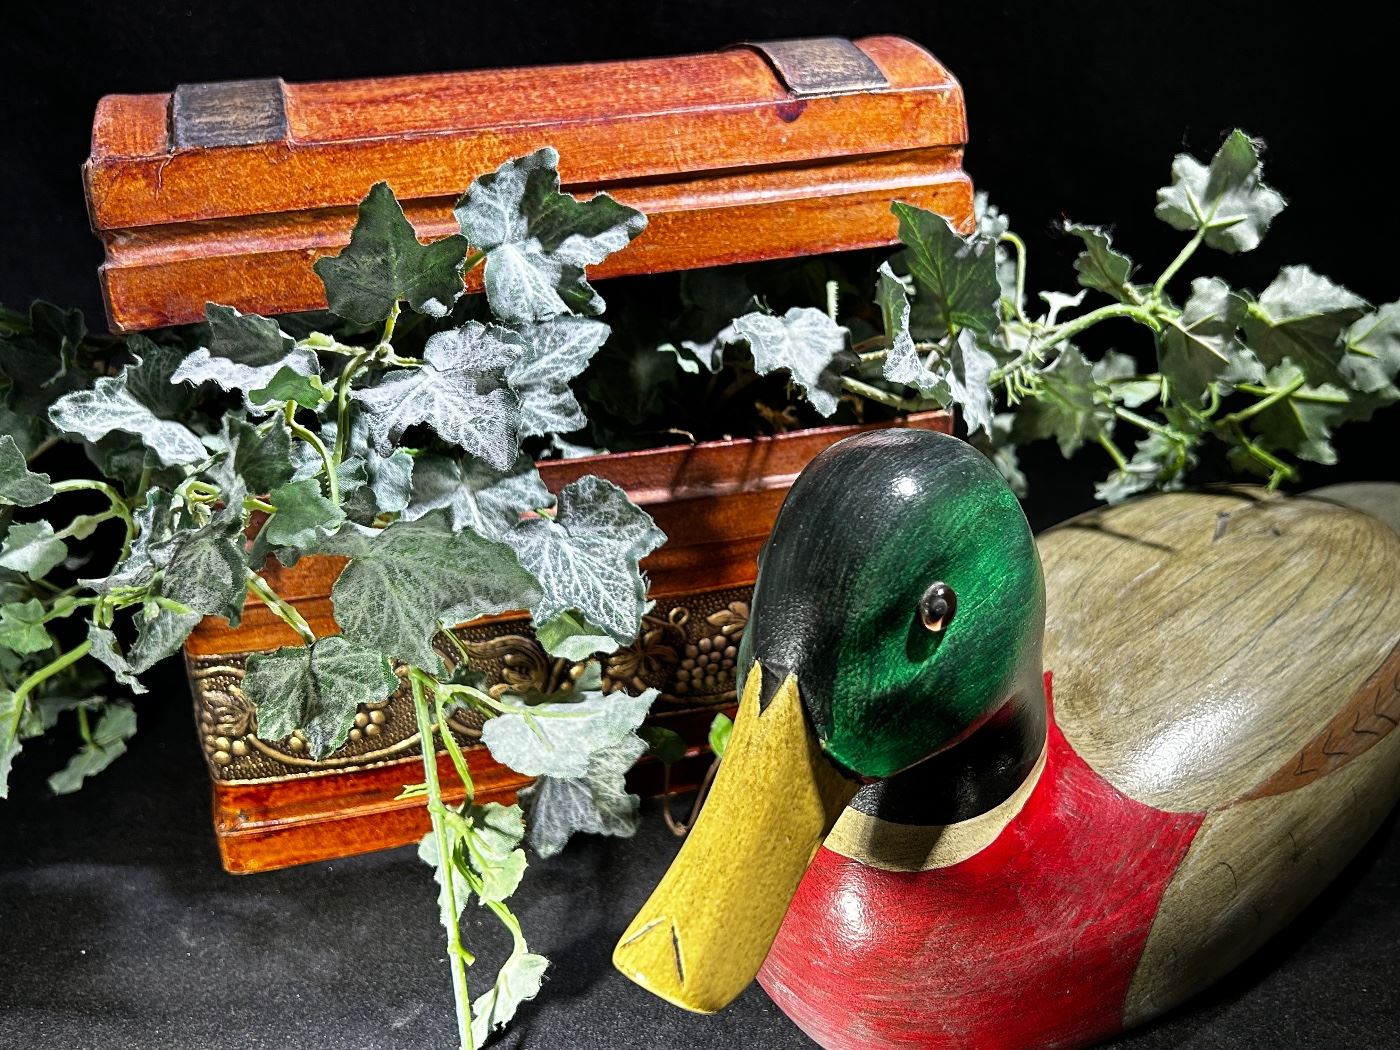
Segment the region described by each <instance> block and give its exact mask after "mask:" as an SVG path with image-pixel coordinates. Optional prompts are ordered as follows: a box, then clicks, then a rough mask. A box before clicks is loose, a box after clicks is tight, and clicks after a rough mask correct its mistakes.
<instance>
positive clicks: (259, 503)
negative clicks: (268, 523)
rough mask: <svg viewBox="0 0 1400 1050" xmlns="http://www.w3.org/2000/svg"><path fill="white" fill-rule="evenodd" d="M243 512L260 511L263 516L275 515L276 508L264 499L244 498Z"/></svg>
mask: <svg viewBox="0 0 1400 1050" xmlns="http://www.w3.org/2000/svg"><path fill="white" fill-rule="evenodd" d="M243 509H244V510H260V511H262V512H263V513H264V514H276V513H277V508H276V507H274V506H273V505H272V504H271V503H269V502H267V500H265V499H258V497H256V496H245V497H244V498H243Z"/></svg>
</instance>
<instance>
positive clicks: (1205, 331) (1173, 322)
mask: <svg viewBox="0 0 1400 1050" xmlns="http://www.w3.org/2000/svg"><path fill="white" fill-rule="evenodd" d="M1248 310H1249V304H1248V303H1246V302H1245V300H1244V299H1242V298H1241V297H1240V296H1238V295H1236V294H1235V293H1234V292H1232V291H1231V290H1230V286H1229V285H1227V284H1226V283H1225V282H1224V281H1222V280H1220V279H1219V278H1218V277H1198V278H1196V279H1195V280H1194V281H1192V282H1191V297H1190V298H1189V299H1187V300H1186V305H1185V307H1183V308H1182V311H1181V316H1180V317H1171V316H1170V315H1168V316H1167V317H1166V318H1165V321H1166V327H1165V328H1164V329H1163V331H1162V333H1161V335H1160V336H1159V337H1158V340H1157V360H1158V367H1159V368H1160V369H1161V371H1162V374H1163V375H1166V376H1168V377H1170V379H1171V384H1172V390H1173V391H1174V392H1175V393H1176V394H1177V395H1179V396H1180V397H1182V398H1183V399H1185V400H1188V401H1195V402H1199V401H1200V400H1201V399H1203V398H1204V397H1205V395H1206V392H1207V391H1208V390H1209V389H1210V387H1211V384H1213V383H1216V382H1224V383H1226V384H1228V385H1230V386H1234V385H1235V384H1238V383H1257V382H1259V381H1260V380H1261V379H1263V378H1264V366H1263V365H1261V364H1260V363H1259V359H1258V358H1256V357H1255V356H1254V354H1253V353H1252V352H1251V351H1250V350H1248V349H1247V348H1246V347H1245V346H1244V344H1243V343H1241V342H1240V340H1239V329H1240V325H1241V324H1243V323H1244V318H1245V314H1246V313H1247V312H1248Z"/></svg>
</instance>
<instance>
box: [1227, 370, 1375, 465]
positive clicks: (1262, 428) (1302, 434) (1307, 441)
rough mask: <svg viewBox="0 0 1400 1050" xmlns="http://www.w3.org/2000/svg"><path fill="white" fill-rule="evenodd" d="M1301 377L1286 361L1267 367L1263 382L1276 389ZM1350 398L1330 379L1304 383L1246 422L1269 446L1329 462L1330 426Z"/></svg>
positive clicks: (1334, 455)
mask: <svg viewBox="0 0 1400 1050" xmlns="http://www.w3.org/2000/svg"><path fill="white" fill-rule="evenodd" d="M1303 377H1304V371H1303V370H1302V369H1301V368H1299V367H1298V366H1297V365H1295V364H1293V363H1292V362H1287V363H1285V364H1282V365H1278V366H1276V367H1274V368H1271V369H1270V370H1269V374H1268V375H1267V376H1266V377H1265V380H1264V382H1265V384H1266V385H1267V386H1268V387H1269V388H1270V389H1272V390H1280V389H1284V388H1287V387H1290V386H1292V385H1293V384H1294V383H1296V382H1297V381H1298V380H1299V379H1302V378H1303ZM1350 401H1351V399H1350V397H1349V396H1348V393H1347V391H1345V390H1343V389H1342V388H1341V387H1339V386H1336V385H1334V384H1332V383H1322V384H1317V385H1312V384H1304V385H1303V386H1301V387H1299V388H1298V389H1297V390H1296V391H1294V394H1293V395H1290V396H1289V397H1286V398H1284V399H1282V400H1281V401H1278V402H1276V403H1274V404H1273V405H1271V406H1269V407H1268V408H1266V409H1265V410H1264V411H1262V412H1260V413H1259V414H1258V415H1256V416H1254V417H1253V419H1251V420H1250V423H1251V426H1252V428H1253V429H1254V431H1255V432H1256V433H1258V435H1259V436H1260V437H1261V438H1262V439H1263V440H1264V442H1265V443H1266V444H1267V445H1268V446H1269V447H1270V448H1273V449H1280V450H1282V451H1285V452H1291V453H1293V454H1294V455H1296V456H1298V457H1299V458H1300V459H1306V460H1308V461H1310V462H1312V463H1321V464H1323V465H1324V466H1330V465H1331V464H1333V463H1336V462H1337V452H1336V450H1335V449H1334V448H1333V447H1332V442H1331V438H1332V427H1333V426H1334V425H1335V424H1337V423H1339V422H1341V421H1342V420H1343V419H1344V418H1345V417H1346V413H1347V411H1348V408H1349V405H1350Z"/></svg>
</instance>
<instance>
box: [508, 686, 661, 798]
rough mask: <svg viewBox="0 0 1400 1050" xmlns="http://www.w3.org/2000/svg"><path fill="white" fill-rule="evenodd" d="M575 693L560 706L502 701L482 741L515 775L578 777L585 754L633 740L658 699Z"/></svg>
mask: <svg viewBox="0 0 1400 1050" xmlns="http://www.w3.org/2000/svg"><path fill="white" fill-rule="evenodd" d="M579 692H580V694H581V698H580V699H578V700H572V701H568V702H562V703H560V702H553V701H544V702H541V703H536V704H524V703H520V702H518V701H517V702H515V703H507V710H506V711H504V712H502V713H501V714H498V715H496V716H495V717H493V718H488V719H487V720H486V723H485V724H484V725H483V726H482V727H481V741H482V743H484V744H485V745H486V746H487V748H489V749H490V751H491V756H492V757H493V758H494V759H495V760H496V761H497V762H501V763H503V764H504V765H507V766H509V767H510V768H511V769H513V770H515V771H516V772H517V773H523V774H524V775H526V776H530V777H538V776H548V777H559V778H568V777H581V776H583V775H584V774H586V773H587V772H588V762H589V756H591V755H593V754H595V753H596V752H598V751H601V750H603V749H604V748H609V747H615V746H617V745H618V744H619V743H621V742H622V741H623V740H624V739H625V738H628V737H632V738H634V739H635V733H634V730H635V729H636V728H637V727H638V726H640V725H641V724H642V719H644V718H645V717H646V714H647V711H648V710H649V709H650V707H651V703H652V701H653V700H655V699H656V697H657V695H658V694H657V691H656V690H655V689H647V690H645V691H644V692H643V693H641V694H640V695H639V696H629V695H628V694H627V693H611V694H609V695H607V696H604V695H603V694H602V693H601V692H599V691H597V690H580V691H579ZM508 699H509V698H507V700H508ZM643 747H645V745H643ZM634 757H635V756H634Z"/></svg>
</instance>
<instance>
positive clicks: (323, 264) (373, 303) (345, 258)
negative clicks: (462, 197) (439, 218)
mask: <svg viewBox="0 0 1400 1050" xmlns="http://www.w3.org/2000/svg"><path fill="white" fill-rule="evenodd" d="M466 257H467V241H466V238H464V237H462V236H461V235H459V234H455V233H454V234H453V235H452V236H450V237H444V238H442V239H441V240H438V241H433V242H432V243H431V244H420V243H419V241H418V234H417V233H416V232H414V229H413V224H412V223H410V222H409V221H408V219H407V218H405V216H404V213H403V208H401V207H400V206H399V202H398V200H397V198H395V197H394V191H393V190H391V189H390V188H389V184H388V183H387V182H377V183H375V184H374V186H373V187H371V188H370V191H369V195H368V196H366V197H365V199H364V200H362V201H361V202H360V208H359V216H358V218H357V219H356V220H355V229H354V231H353V232H352V233H351V234H350V244H349V245H348V246H347V247H346V248H345V250H344V251H342V252H341V253H340V254H339V255H336V256H332V257H326V258H321V259H317V260H316V275H317V276H318V277H320V278H321V282H322V283H323V284H324V285H325V286H326V302H327V304H328V305H329V306H330V309H331V312H332V313H334V314H336V315H338V316H340V317H344V318H345V319H346V320H348V321H353V322H355V323H356V324H360V325H373V324H378V323H379V322H381V321H383V320H384V319H385V318H386V317H388V316H389V313H390V311H392V310H393V308H394V304H395V303H399V302H406V303H408V305H409V306H411V307H413V309H415V310H417V311H418V312H419V313H423V314H428V315H429V316H431V317H443V316H445V315H446V314H447V311H448V310H449V309H451V307H452V304H453V303H454V302H456V301H457V299H458V297H459V296H460V295H461V294H462V264H463V262H464V261H465V260H466Z"/></svg>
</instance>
